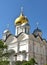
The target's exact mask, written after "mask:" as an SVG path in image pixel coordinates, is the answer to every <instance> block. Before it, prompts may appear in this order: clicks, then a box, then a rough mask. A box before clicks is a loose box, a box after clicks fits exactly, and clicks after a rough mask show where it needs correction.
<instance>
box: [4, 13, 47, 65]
mask: <svg viewBox="0 0 47 65" xmlns="http://www.w3.org/2000/svg"><path fill="white" fill-rule="evenodd" d="M14 24H15V35H13V34H11V33H10V31H9V30H5V31H4V32H3V41H4V43H5V44H7V46H8V49H7V50H8V51H9V52H11V55H10V56H9V59H8V60H9V61H22V60H26V61H28V60H30V59H31V58H34V59H35V60H36V62H37V63H38V65H44V64H46V62H47V42H46V40H45V39H43V38H42V31H41V30H40V29H39V28H38V27H37V28H36V29H35V30H34V31H33V33H31V34H30V25H29V21H28V19H27V17H26V16H24V14H23V12H21V14H20V16H19V17H18V18H16V20H15V22H14Z"/></svg>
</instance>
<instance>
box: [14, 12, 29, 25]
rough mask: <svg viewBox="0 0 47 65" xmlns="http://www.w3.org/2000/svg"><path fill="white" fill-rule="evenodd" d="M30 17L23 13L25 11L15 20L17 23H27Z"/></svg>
mask: <svg viewBox="0 0 47 65" xmlns="http://www.w3.org/2000/svg"><path fill="white" fill-rule="evenodd" d="M27 22H28V19H27V18H26V17H25V16H24V15H23V13H21V14H20V16H19V17H18V18H17V19H16V20H15V25H19V24H23V23H27Z"/></svg>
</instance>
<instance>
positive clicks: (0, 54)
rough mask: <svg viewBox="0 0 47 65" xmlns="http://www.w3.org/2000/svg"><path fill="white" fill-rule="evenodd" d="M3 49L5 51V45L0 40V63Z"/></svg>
mask: <svg viewBox="0 0 47 65" xmlns="http://www.w3.org/2000/svg"><path fill="white" fill-rule="evenodd" d="M4 49H7V45H4V42H3V41H2V40H0V61H1V60H2V57H3V56H2V55H3V52H4Z"/></svg>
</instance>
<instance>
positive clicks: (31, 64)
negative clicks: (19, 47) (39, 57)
mask: <svg viewBox="0 0 47 65" xmlns="http://www.w3.org/2000/svg"><path fill="white" fill-rule="evenodd" d="M35 64H37V63H36V61H35V59H34V58H31V59H30V60H29V61H27V62H24V63H22V65H35Z"/></svg>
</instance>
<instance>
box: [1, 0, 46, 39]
mask: <svg viewBox="0 0 47 65" xmlns="http://www.w3.org/2000/svg"><path fill="white" fill-rule="evenodd" d="M21 7H23V8H24V9H23V12H24V15H25V16H27V18H28V20H29V24H30V28H31V30H30V32H31V33H32V32H33V30H34V29H35V28H36V23H37V22H38V23H39V25H38V27H39V28H40V29H41V30H42V33H43V35H42V37H43V38H45V39H47V0H0V38H2V33H3V31H4V30H5V29H7V25H8V24H9V30H10V31H11V33H12V34H14V33H15V26H14V21H15V19H16V18H17V17H18V16H19V15H20V11H21Z"/></svg>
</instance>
